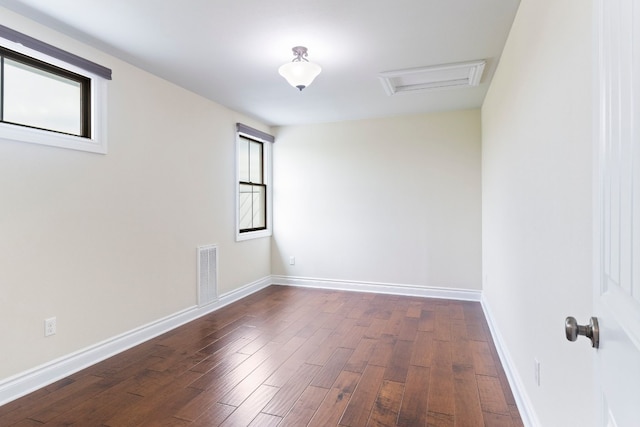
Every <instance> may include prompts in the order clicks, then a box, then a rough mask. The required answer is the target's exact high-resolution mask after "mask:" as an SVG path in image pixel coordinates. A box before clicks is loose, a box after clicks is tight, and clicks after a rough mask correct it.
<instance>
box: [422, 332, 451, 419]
mask: <svg viewBox="0 0 640 427" xmlns="http://www.w3.org/2000/svg"><path fill="white" fill-rule="evenodd" d="M432 351H433V356H432V359H431V371H430V377H429V394H428V395H427V407H428V408H429V411H431V412H434V413H437V414H442V415H445V416H447V417H451V419H453V417H454V415H455V395H454V384H453V363H452V354H451V352H452V347H451V344H450V343H449V342H446V341H438V340H434V341H433V350H432Z"/></svg>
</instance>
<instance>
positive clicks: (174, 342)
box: [0, 286, 522, 427]
mask: <svg viewBox="0 0 640 427" xmlns="http://www.w3.org/2000/svg"><path fill="white" fill-rule="evenodd" d="M41 425H46V426H68V425H75V426H113V427H120V426H259V427H269V426H307V425H308V426H337V425H339V426H411V427H414V426H462V427H467V426H522V421H521V419H520V416H519V414H518V410H517V408H516V405H515V402H514V399H513V396H512V394H511V391H510V389H509V385H508V383H507V380H506V377H505V374H504V372H503V369H502V367H501V365H500V361H499V359H498V355H497V353H496V350H495V347H494V345H493V342H492V340H491V336H490V334H489V330H488V327H487V324H486V321H485V318H484V315H483V313H482V309H481V307H480V304H479V303H475V302H463V301H451V300H438V299H424V298H414V297H403V296H392V295H377V294H369V293H354V292H341V291H329V290H317V289H304V288H295V287H285V286H270V287H268V288H266V289H264V290H262V291H260V292H257V293H255V294H253V295H251V296H249V297H248V298H245V299H243V300H241V301H239V302H236V303H234V304H231V305H229V306H227V307H224V308H222V309H220V310H218V311H216V312H214V313H212V314H209V315H207V316H204V317H202V318H200V319H198V320H196V321H193V322H191V323H189V324H187V325H184V326H182V327H180V328H178V329H175V330H173V331H170V332H168V333H166V334H164V335H161V336H159V337H157V338H155V339H153V340H151V341H148V342H146V343H144V344H141V345H139V346H137V347H135V348H132V349H131V350H128V351H126V352H124V353H121V354H119V355H117V356H115V357H112V358H110V359H108V360H106V361H104V362H101V363H99V364H97V365H94V366H92V367H90V368H88V369H85V370H83V371H81V372H78V373H76V374H74V375H71V376H70V377H68V378H65V379H63V380H61V381H58V382H56V383H54V384H52V385H50V386H48V387H45V388H43V389H41V390H38V391H36V392H34V393H32V394H30V395H27V396H25V397H23V398H21V399H18V400H15V401H13V402H10V403H8V404H6V405H4V406H1V407H0V426H41Z"/></svg>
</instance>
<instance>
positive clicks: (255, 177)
mask: <svg viewBox="0 0 640 427" xmlns="http://www.w3.org/2000/svg"><path fill="white" fill-rule="evenodd" d="M250 150H251V151H250V153H249V161H250V162H251V163H250V164H249V173H250V177H249V178H250V181H251V182H253V183H256V184H262V143H260V142H254V141H251V147H250Z"/></svg>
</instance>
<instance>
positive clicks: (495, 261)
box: [482, 0, 595, 426]
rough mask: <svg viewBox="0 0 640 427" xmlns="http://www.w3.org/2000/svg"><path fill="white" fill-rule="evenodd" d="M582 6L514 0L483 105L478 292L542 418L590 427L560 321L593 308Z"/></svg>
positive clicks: (572, 1) (568, 1)
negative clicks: (508, 30) (537, 371)
mask: <svg viewBox="0 0 640 427" xmlns="http://www.w3.org/2000/svg"><path fill="white" fill-rule="evenodd" d="M591 7H592V6H591V3H590V2H585V1H582V0H560V1H559V0H522V3H521V4H520V9H519V11H518V15H517V17H516V20H515V22H514V24H513V28H512V30H511V33H510V35H509V39H508V41H507V44H506V47H505V50H504V53H503V56H502V59H501V61H500V65H499V67H498V70H497V73H496V75H495V77H494V79H493V82H492V84H491V88H490V90H489V93H488V95H487V97H486V99H485V102H484V105H483V108H482V170H483V173H482V179H483V186H482V193H483V203H482V209H483V233H482V236H483V274H484V279H485V280H484V285H483V294H484V297H485V298H486V301H487V302H488V305H489V307H490V309H491V311H492V312H493V314H494V316H495V320H496V323H497V327H498V330H499V331H500V332H501V334H502V335H503V338H504V340H505V344H506V347H507V348H508V351H509V352H510V354H511V357H512V359H513V361H514V364H515V367H516V373H517V375H518V376H519V377H520V379H521V380H522V383H523V385H524V392H525V393H526V395H527V396H528V398H529V399H530V401H531V403H532V405H533V407H534V408H535V413H536V414H537V418H538V419H539V421H540V425H543V426H591V425H595V421H594V411H593V404H592V403H593V402H594V401H593V397H594V396H593V395H594V393H593V378H592V373H593V368H592V364H591V362H592V359H591V358H592V356H593V350H591V349H590V348H589V346H588V345H586V343H581V342H578V343H575V344H571V343H569V342H568V341H567V340H566V339H565V337H564V326H563V324H564V318H565V317H566V316H568V315H574V316H576V317H577V318H578V319H583V320H584V319H588V318H589V316H590V315H591V303H592V297H591V295H592V285H591V283H592V280H591V218H592V217H591V170H592V169H591V153H592V151H591V150H592V125H591V114H592V112H591V108H592V99H591V89H592V83H591V69H592V53H591V52H592V48H591ZM583 344H585V345H583ZM535 358H537V359H538V360H539V361H540V363H541V385H540V386H539V387H538V386H537V385H536V384H535V382H534V359H535ZM576 402H582V403H580V404H578V405H577V406H576V405H575V403H576Z"/></svg>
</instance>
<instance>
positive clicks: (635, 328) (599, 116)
mask: <svg viewBox="0 0 640 427" xmlns="http://www.w3.org/2000/svg"><path fill="white" fill-rule="evenodd" d="M594 16H595V19H596V21H595V22H596V25H595V27H594V28H595V32H596V37H595V38H594V40H595V43H596V47H597V50H596V51H595V54H596V64H597V70H596V73H595V75H596V88H597V91H596V92H597V96H596V98H595V99H594V105H595V106H596V107H595V108H596V112H595V113H596V114H595V116H594V119H595V122H596V150H595V153H594V154H595V159H594V160H595V163H594V164H595V165H596V167H595V180H594V185H595V189H596V196H595V200H594V211H595V212H594V213H595V226H594V244H595V251H594V257H595V260H594V265H595V269H594V273H595V275H594V278H595V279H594V291H595V293H594V311H595V314H594V315H595V316H597V318H598V320H599V326H600V347H599V349H597V350H596V352H595V359H596V375H597V393H598V396H597V398H598V402H597V404H598V407H599V417H600V419H599V420H597V422H596V423H595V424H596V425H598V426H618V427H631V426H633V427H637V426H640V1H638V0H595V14H594ZM579 320H582V319H579Z"/></svg>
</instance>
